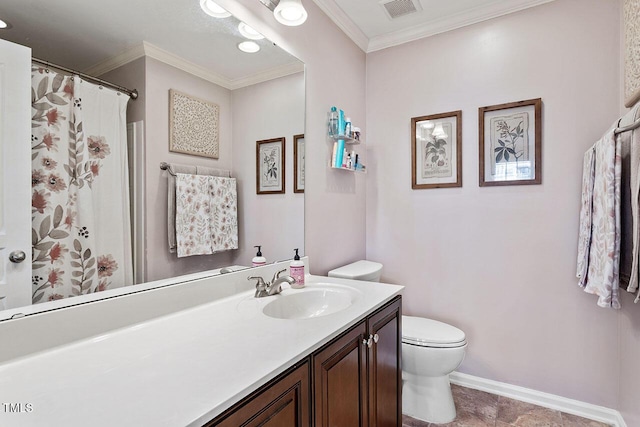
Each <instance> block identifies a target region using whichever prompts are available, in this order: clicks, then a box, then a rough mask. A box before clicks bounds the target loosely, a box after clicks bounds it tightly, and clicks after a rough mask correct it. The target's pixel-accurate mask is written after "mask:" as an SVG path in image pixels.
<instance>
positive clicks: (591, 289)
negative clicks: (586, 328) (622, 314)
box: [577, 126, 622, 309]
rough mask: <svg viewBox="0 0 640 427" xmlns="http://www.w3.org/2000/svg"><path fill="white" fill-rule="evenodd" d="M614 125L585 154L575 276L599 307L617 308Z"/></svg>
mask: <svg viewBox="0 0 640 427" xmlns="http://www.w3.org/2000/svg"><path fill="white" fill-rule="evenodd" d="M615 127H616V126H614V127H612V128H611V129H609V131H607V133H606V134H605V135H604V136H603V137H602V139H600V141H598V142H596V144H595V146H594V147H593V148H592V149H590V151H592V157H593V159H592V160H589V156H590V155H589V152H587V154H586V155H585V161H584V166H585V170H584V171H583V188H582V209H581V212H580V239H579V247H578V271H577V276H578V279H579V282H578V283H579V285H580V286H582V287H584V290H585V292H588V293H591V294H595V295H598V305H599V306H600V307H611V308H615V309H619V308H620V301H619V291H620V289H619V287H620V237H621V230H620V228H621V227H620V177H621V174H622V158H621V156H620V149H621V147H620V140H619V139H618V138H616V136H615V134H614V129H615ZM591 168H592V170H593V172H591ZM591 183H592V184H591ZM589 219H590V221H589ZM589 222H590V224H589ZM585 262H586V265H585Z"/></svg>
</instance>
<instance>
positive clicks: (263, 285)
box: [247, 268, 296, 298]
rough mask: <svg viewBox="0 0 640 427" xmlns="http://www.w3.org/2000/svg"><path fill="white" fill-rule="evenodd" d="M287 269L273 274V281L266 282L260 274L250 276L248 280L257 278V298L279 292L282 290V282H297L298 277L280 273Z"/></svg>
mask: <svg viewBox="0 0 640 427" xmlns="http://www.w3.org/2000/svg"><path fill="white" fill-rule="evenodd" d="M285 271H287V269H286V268H285V269H282V270H280V271H278V272H277V273H276V274H274V275H273V279H271V283H268V282H265V281H264V279H263V278H262V277H260V276H250V277H248V278H247V280H257V282H256V293H255V297H256V298H262V297H270V296H272V295H275V294H279V293H280V292H282V284H283V283H285V282H286V283H288V284H289V285H293V284H294V283H296V279H294V278H293V277H291V276H288V275H287V276H282V277H280V274H282V273H284V272H285Z"/></svg>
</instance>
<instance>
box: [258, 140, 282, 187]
mask: <svg viewBox="0 0 640 427" xmlns="http://www.w3.org/2000/svg"><path fill="white" fill-rule="evenodd" d="M284 144H285V139H284V138H274V139H265V140H262V141H257V142H256V193H257V194H280V193H284V183H285V180H284V176H285V173H284V164H285V163H284V157H285V156H284Z"/></svg>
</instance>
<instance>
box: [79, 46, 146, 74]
mask: <svg viewBox="0 0 640 427" xmlns="http://www.w3.org/2000/svg"><path fill="white" fill-rule="evenodd" d="M143 56H144V45H143V44H142V43H141V44H139V45H137V46H134V47H132V48H130V49H127V50H125V51H124V52H122V53H119V54H118V55H116V56H114V57H112V58H108V59H105V60H104V61H100V62H98V63H97V64H94V65H92V66H91V67H89V68H87V69H85V70H83V72H84V73H86V74H89V75H91V76H101V75H103V74H106V73H108V72H109V71H112V70H115V69H116V68H118V67H122V66H123V65H125V64H128V63H129V62H133V61H135V60H136V59H138V58H142V57H143Z"/></svg>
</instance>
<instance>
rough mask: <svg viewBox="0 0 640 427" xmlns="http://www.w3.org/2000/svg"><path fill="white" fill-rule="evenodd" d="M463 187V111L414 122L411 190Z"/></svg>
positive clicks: (412, 126) (422, 117)
mask: <svg viewBox="0 0 640 427" xmlns="http://www.w3.org/2000/svg"><path fill="white" fill-rule="evenodd" d="M450 187H462V111H452V112H449V113H442V114H433V115H430V116H421V117H413V118H412V119H411V188H412V189H414V190H419V189H428V188H450Z"/></svg>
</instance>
